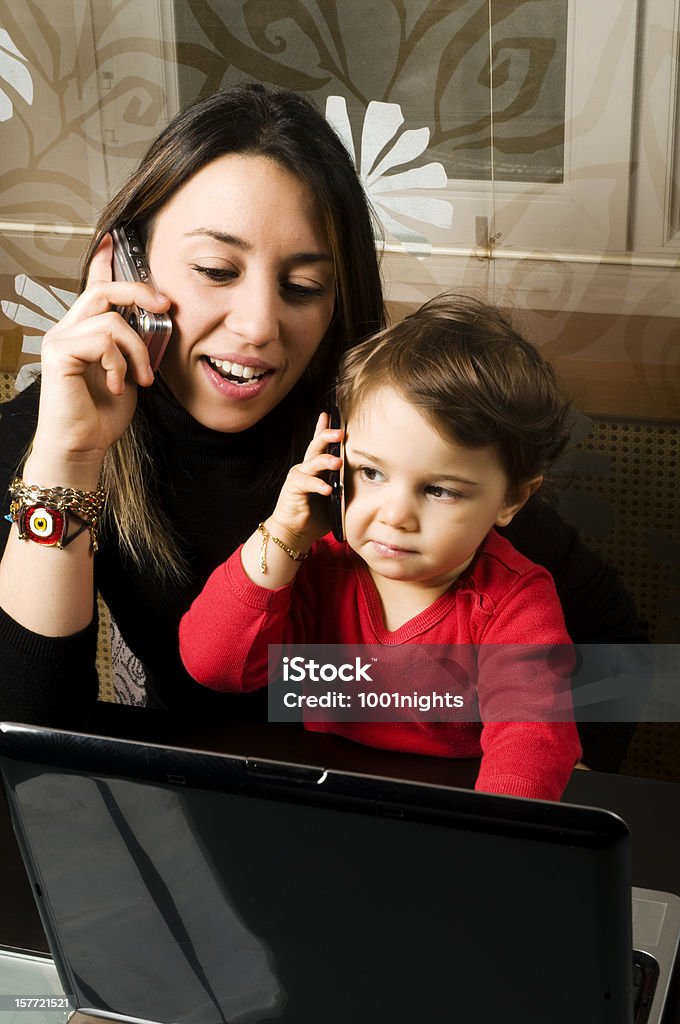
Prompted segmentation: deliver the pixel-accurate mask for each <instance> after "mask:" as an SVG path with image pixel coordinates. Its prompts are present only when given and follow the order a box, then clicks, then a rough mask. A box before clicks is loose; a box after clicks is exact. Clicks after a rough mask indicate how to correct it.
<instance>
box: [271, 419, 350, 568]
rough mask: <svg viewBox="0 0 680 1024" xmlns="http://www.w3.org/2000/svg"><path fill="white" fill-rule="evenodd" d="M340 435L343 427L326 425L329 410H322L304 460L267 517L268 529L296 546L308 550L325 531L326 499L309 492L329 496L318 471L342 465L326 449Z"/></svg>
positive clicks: (292, 472) (340, 436)
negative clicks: (315, 498)
mask: <svg viewBox="0 0 680 1024" xmlns="http://www.w3.org/2000/svg"><path fill="white" fill-rule="evenodd" d="M342 436H343V431H342V430H330V429H329V427H328V414H327V413H325V412H323V413H321V415H320V416H319V419H318V420H317V424H316V429H315V431H314V438H313V440H312V441H311V443H310V445H309V447H308V448H307V451H306V452H305V455H304V460H303V461H302V462H301V463H300V464H299V465H297V466H293V468H292V469H291V470H290V471H289V473H288V476H287V477H286V482H285V483H284V485H283V487H282V489H281V493H280V494H279V499H278V501H277V503H276V508H275V509H274V511H273V513H272V515H271V517H270V518H269V519H268V520H267V522H268V523H269V524H270V525H269V529H270V531H271V532H272V533H276V535H277V536H279V537H280V538H281V540H284V541H285V542H286V543H287V544H289V545H290V546H291V547H293V548H295V549H296V550H299V551H308V550H309V548H310V547H311V545H312V544H313V543H314V541H315V540H318V538H319V537H322V536H323V535H324V533H327V531H328V528H329V526H328V512H327V507H326V502H319V501H315V500H314V499H313V497H312V496H313V495H315V494H319V495H321V496H322V497H329V496H330V494H331V486H330V484H329V483H327V482H326V481H325V480H324V479H323V478H322V476H321V474H322V473H326V472H328V471H329V470H339V469H340V468H341V466H342V459H340V458H338V457H337V456H335V455H329V453H328V451H327V450H326V449H327V448H328V446H329V445H331V444H338V443H339V442H340V441H342Z"/></svg>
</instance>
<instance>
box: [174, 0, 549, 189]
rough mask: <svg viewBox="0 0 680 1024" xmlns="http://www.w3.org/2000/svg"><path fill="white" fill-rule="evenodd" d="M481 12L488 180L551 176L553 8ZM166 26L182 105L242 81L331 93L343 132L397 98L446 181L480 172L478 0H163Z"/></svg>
mask: <svg viewBox="0 0 680 1024" xmlns="http://www.w3.org/2000/svg"><path fill="white" fill-rule="evenodd" d="M539 8H540V9H539ZM491 11H492V23H493V24H492V32H493V77H494V91H495V111H494V129H495V135H496V153H495V164H496V166H495V173H496V177H497V178H498V179H499V180H507V181H539V182H557V181H561V180H562V175H563V165H564V120H565V101H564V89H565V68H566V38H567V35H566V33H567V2H566V0H540V4H539V3H537V2H536V0H524V2H519V3H518V2H517V0H494V2H493V3H492V5H491ZM175 20H176V27H177V39H178V47H177V57H178V62H179V65H180V68H179V83H180V97H181V101H182V102H184V101H185V100H187V99H190V98H193V97H194V96H195V95H196V91H197V89H201V91H204V92H205V91H210V90H212V88H213V87H215V86H217V85H219V84H221V83H227V84H231V83H233V82H237V81H241V80H242V79H243V77H244V74H245V75H246V76H253V77H257V78H260V79H261V80H264V81H267V82H271V83H274V84H276V85H283V86H286V87H288V88H293V89H297V90H299V91H301V92H304V93H306V94H308V95H309V96H310V97H312V98H313V99H315V100H316V101H317V103H318V104H319V105H320V106H321V107H322V108H323V107H324V106H325V103H326V100H327V98H328V97H329V96H331V95H340V96H343V97H344V98H345V99H346V101H347V107H348V113H349V116H350V121H351V124H352V125H353V127H354V129H355V132H356V130H357V126H359V125H361V123H362V122H363V119H364V115H365V113H366V109H367V107H368V104H369V103H370V102H371V101H372V100H373V101H380V102H385V103H398V104H399V105H400V106H401V109H402V112H403V115H404V118H405V128H407V129H416V130H417V129H421V128H423V127H427V128H429V129H430V145H429V148H428V150H427V155H428V157H429V158H430V159H435V160H439V161H441V162H442V163H443V165H444V167H445V168H446V172H447V175H448V177H449V178H454V179H456V178H457V179H460V178H463V179H473V180H488V179H489V178H490V176H491V159H490V143H491V125H490V102H489V81H490V69H489V4H488V0H450V2H449V3H440V4H432V3H429V2H428V0H406V2H403V3H398V2H396V0H390V2H387V3H386V2H385V0H349V2H344V3H341V4H338V3H335V2H328V0H319V2H315V0H250V2H245V3H221V2H213V3H211V4H202V5H200V6H197V5H195V4H188V3H186V2H185V0H175ZM377 54H379V59H376V55H377ZM199 68H200V71H199V70H198V69H199ZM356 141H358V140H356V139H355V142H356ZM379 156H380V154H376V157H379ZM369 170H370V169H369V168H366V172H368V171H369Z"/></svg>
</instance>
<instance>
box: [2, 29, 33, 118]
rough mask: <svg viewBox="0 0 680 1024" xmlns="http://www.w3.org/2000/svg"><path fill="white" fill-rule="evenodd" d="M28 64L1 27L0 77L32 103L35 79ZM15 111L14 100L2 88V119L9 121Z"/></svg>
mask: <svg viewBox="0 0 680 1024" xmlns="http://www.w3.org/2000/svg"><path fill="white" fill-rule="evenodd" d="M22 62H23V63H22ZM26 64H27V61H26V57H24V55H23V53H22V52H21V51H20V50H18V49H17V48H16V46H15V45H14V43H13V42H12V39H11V37H10V35H9V34H8V33H7V32H6V31H5V30H4V28H0V79H1V80H2V81H3V82H5V83H6V84H7V85H9V86H10V88H11V89H12V90H13V91H14V92H17V93H19V95H20V96H21V97H22V99H24V100H26V102H27V103H29V104H30V103H33V80H32V78H31V73H30V71H29V70H28V67H27V66H26ZM13 113H14V105H13V103H12V100H11V99H10V97H9V96H8V95H7V93H6V92H5V90H4V89H3V88H0V121H9V119H10V117H11V116H12V114H13Z"/></svg>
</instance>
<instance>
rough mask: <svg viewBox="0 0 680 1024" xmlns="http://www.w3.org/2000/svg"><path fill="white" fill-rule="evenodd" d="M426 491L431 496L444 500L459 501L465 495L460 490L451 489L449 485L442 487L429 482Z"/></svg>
mask: <svg viewBox="0 0 680 1024" xmlns="http://www.w3.org/2000/svg"><path fill="white" fill-rule="evenodd" d="M425 493H426V494H429V495H430V497H431V498H441V499H442V500H443V501H458V499H459V498H462V497H463V495H462V494H461V493H460V491H451V490H449V488H448V487H440V486H439V485H438V484H428V486H427V487H426V488H425Z"/></svg>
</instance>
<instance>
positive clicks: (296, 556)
mask: <svg viewBox="0 0 680 1024" xmlns="http://www.w3.org/2000/svg"><path fill="white" fill-rule="evenodd" d="M257 528H258V530H259V531H260V533H261V534H262V544H261V545H260V572H261V573H262V574H263V575H264V573H266V571H267V544H268V543H269V541H272V543H273V544H276V545H277V546H278V547H280V548H281V550H282V551H285V552H286V554H287V555H288V557H289V558H292V559H293V561H294V562H304V560H305V558H306V557H307V554H306V552H304V551H296V550H295V548H289V547H288V545H287V544H284V543H283V541H282V540H281V538H280V537H274V536H273V535H272V534H271V533H270V532H269V530H268V529H267V527H266V526H265V525H264V523H259V524H258V527H257Z"/></svg>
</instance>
